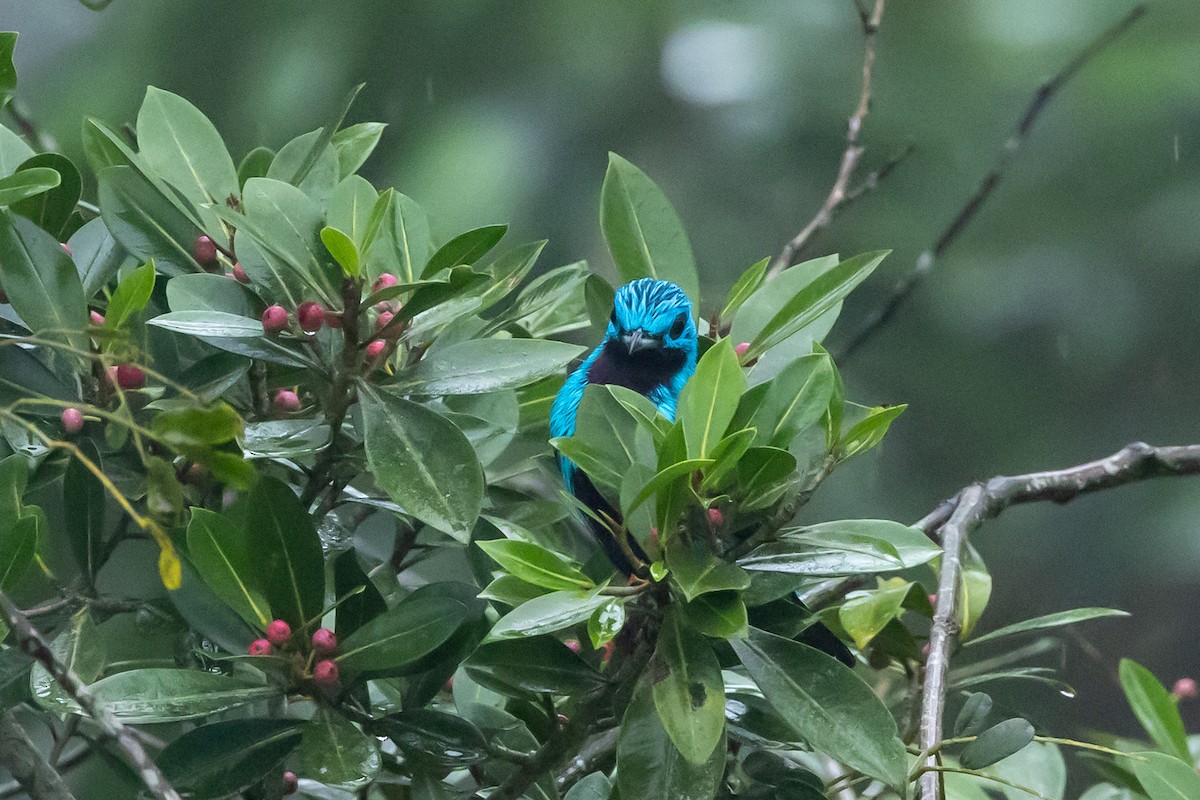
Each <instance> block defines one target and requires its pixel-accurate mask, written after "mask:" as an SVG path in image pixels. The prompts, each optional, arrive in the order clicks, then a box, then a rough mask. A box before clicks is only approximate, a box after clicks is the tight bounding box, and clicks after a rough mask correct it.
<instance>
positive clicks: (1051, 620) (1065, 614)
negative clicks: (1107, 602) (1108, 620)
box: [967, 608, 1129, 644]
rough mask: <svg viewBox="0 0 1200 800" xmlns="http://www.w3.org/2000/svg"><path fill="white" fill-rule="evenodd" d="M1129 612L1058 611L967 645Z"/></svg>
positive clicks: (1003, 629)
mask: <svg viewBox="0 0 1200 800" xmlns="http://www.w3.org/2000/svg"><path fill="white" fill-rule="evenodd" d="M1128 616H1129V612H1128V611H1119V610H1117V609H1115V608H1074V609H1071V610H1070V611H1058V612H1056V613H1054V614H1046V615H1044V616H1041V617H1034V618H1033V619H1027V620H1022V621H1021V622H1015V623H1013V624H1012V625H1005V626H1004V627H1003V628H999V629H997V630H994V631H989V632H988V633H985V634H983V635H982V636H977V637H975V638H974V639H972V640H971V641H969V642H967V644H979V643H980V642H987V641H991V640H993V639H1001V638H1004V637H1006V636H1013V635H1015V634H1018V633H1026V632H1028V631H1040V630H1045V629H1046V628H1059V627H1062V626H1063V625H1074V624H1075V623H1077V622H1085V621H1087V620H1089V619H1104V618H1105V617H1128Z"/></svg>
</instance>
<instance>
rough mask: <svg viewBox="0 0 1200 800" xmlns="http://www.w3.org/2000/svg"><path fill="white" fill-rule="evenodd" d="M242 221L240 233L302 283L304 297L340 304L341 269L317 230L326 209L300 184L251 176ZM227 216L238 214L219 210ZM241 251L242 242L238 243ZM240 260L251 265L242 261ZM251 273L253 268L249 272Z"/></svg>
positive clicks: (278, 268)
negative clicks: (329, 255)
mask: <svg viewBox="0 0 1200 800" xmlns="http://www.w3.org/2000/svg"><path fill="white" fill-rule="evenodd" d="M242 194H243V199H242V206H243V208H244V210H245V221H248V222H249V223H250V224H249V225H248V226H247V225H246V224H245V221H243V225H241V226H238V236H239V241H240V237H241V236H243V235H249V236H250V237H251V238H252V239H253V240H254V241H255V243H256V244H257V245H258V246H259V248H260V250H261V251H262V253H263V255H264V257H265V258H266V260H267V262H268V264H269V265H270V266H271V268H272V270H273V271H275V272H278V273H282V274H285V275H289V274H290V276H291V277H292V278H294V279H295V280H296V281H298V282H299V283H300V284H301V285H302V286H303V287H305V290H304V291H305V295H306V296H305V297H304V299H306V300H321V301H323V302H324V303H325V304H326V305H327V306H331V307H334V308H337V307H340V305H341V303H340V298H341V293H340V291H339V290H338V288H337V287H338V286H339V285H340V282H341V270H340V269H338V268H337V267H336V265H334V264H333V263H332V261H331V260H330V259H329V258H328V256H327V255H326V253H327V251H326V249H325V245H324V244H323V243H322V242H321V236H320V231H321V228H322V227H323V225H324V219H323V217H324V215H323V214H322V213H321V208H320V206H318V205H317V203H316V202H315V201H314V200H312V199H310V198H309V197H308V196H307V195H305V194H304V192H302V191H301V190H300V189H298V188H296V187H295V186H292V185H290V184H288V183H284V182H283V181H279V180H274V179H272V178H252V179H251V180H248V181H246V187H245V189H244V190H243V192H242ZM222 216H223V217H225V218H226V219H230V220H233V221H235V224H236V221H237V218H236V216H234V215H230V214H228V213H225V212H222ZM239 251H240V248H239ZM242 266H243V267H244V268H246V269H247V271H249V269H250V267H249V265H248V264H247V263H246V261H243V264H242ZM253 277H254V275H253V274H251V278H253Z"/></svg>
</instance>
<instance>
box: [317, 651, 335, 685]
mask: <svg viewBox="0 0 1200 800" xmlns="http://www.w3.org/2000/svg"><path fill="white" fill-rule="evenodd" d="M313 682H315V683H316V684H317V686H320V687H321V688H322V689H332V688H334V687H335V686H337V684H338V665H337V662H336V661H334V660H332V659H329V658H326V659H323V660H321V661H318V662H317V665H316V666H315V667H313Z"/></svg>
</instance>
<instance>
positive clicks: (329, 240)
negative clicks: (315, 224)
mask: <svg viewBox="0 0 1200 800" xmlns="http://www.w3.org/2000/svg"><path fill="white" fill-rule="evenodd" d="M321 242H322V243H323V244H324V245H325V249H326V250H328V251H329V254H330V255H331V256H333V259H334V260H335V261H337V262H338V264H340V265H341V267H342V272H344V273H346V276H347V277H349V278H356V277H358V274H359V271H360V270H361V269H362V261H361V259H360V257H359V255H358V247H357V246H355V244H354V240H353V239H351V238H350V237H349V236H347V235H346V234H345V233H343V232H341V231H339V230H338V229H337V228H330V227H329V226H326V227H324V228H321Z"/></svg>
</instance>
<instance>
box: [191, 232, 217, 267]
mask: <svg viewBox="0 0 1200 800" xmlns="http://www.w3.org/2000/svg"><path fill="white" fill-rule="evenodd" d="M192 255H193V256H195V258H196V263H197V264H200V265H201V266H203V265H205V264H211V263H212V262H214V261H216V260H217V243H216V242H214V241H213V240H212V239H211V238H209V237H208V236H205V235H203V234H201V235H200V236H197V237H196V241H195V243H194V244H193V245H192Z"/></svg>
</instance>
